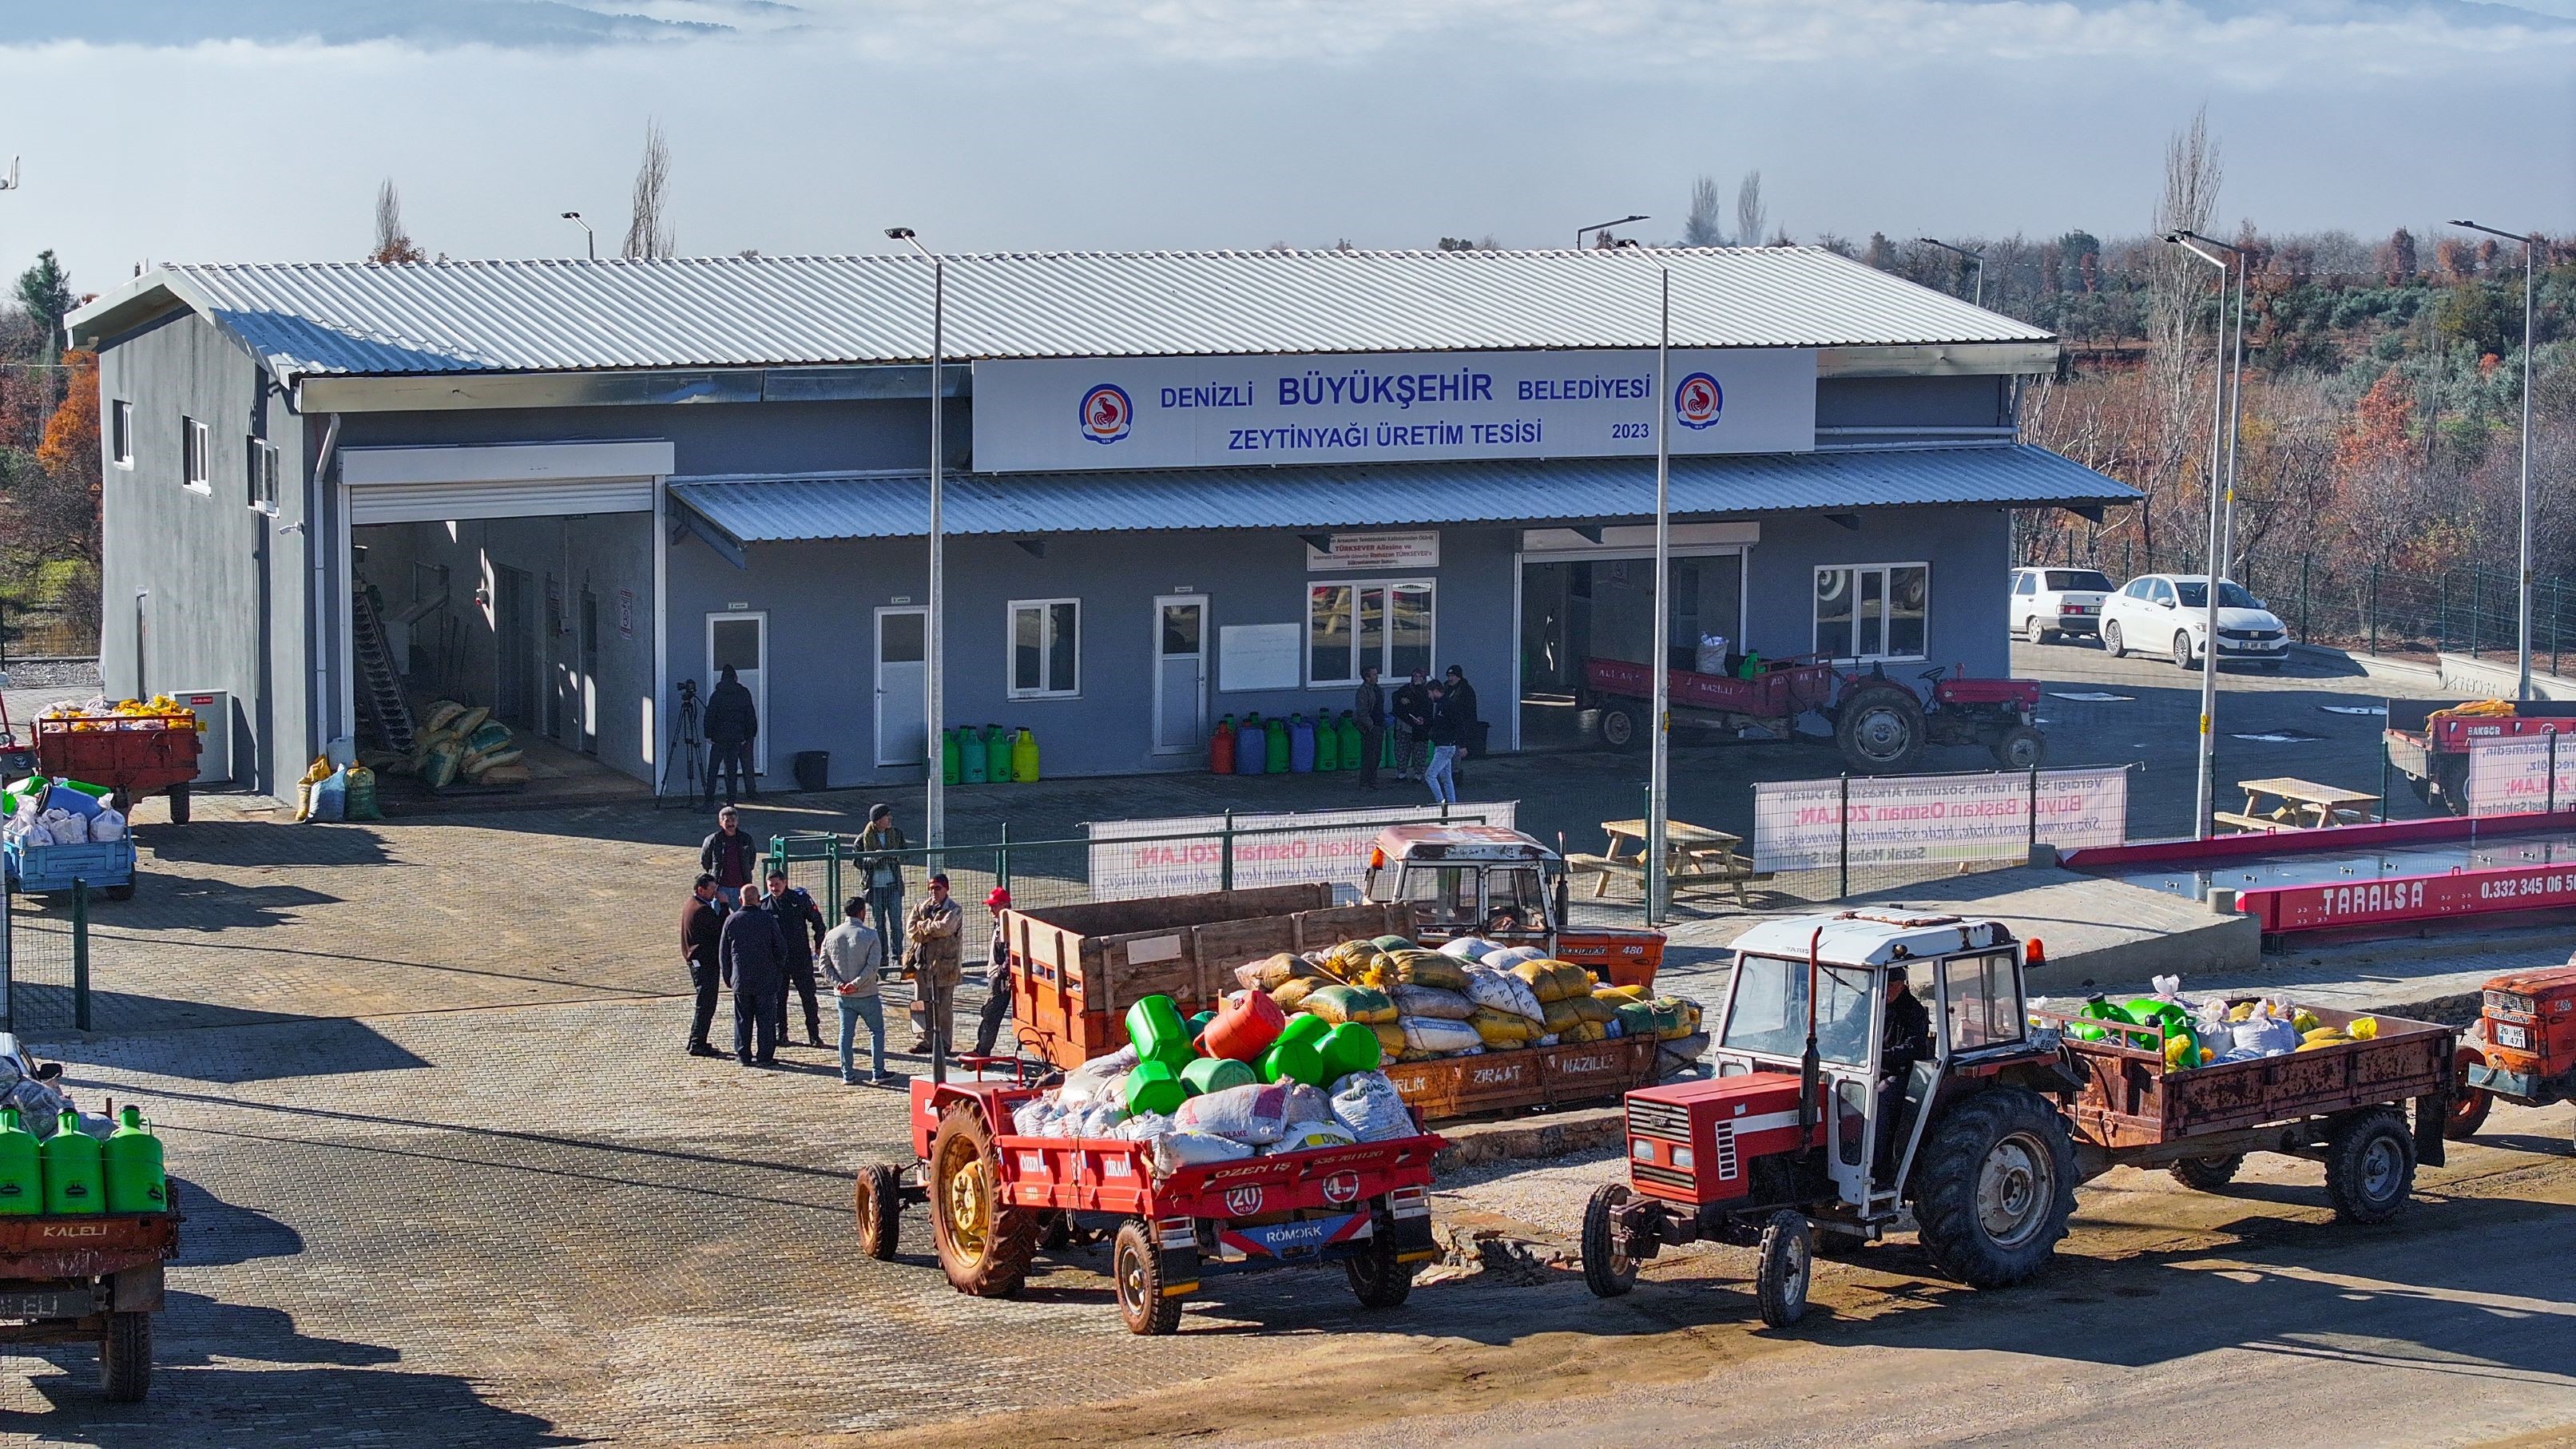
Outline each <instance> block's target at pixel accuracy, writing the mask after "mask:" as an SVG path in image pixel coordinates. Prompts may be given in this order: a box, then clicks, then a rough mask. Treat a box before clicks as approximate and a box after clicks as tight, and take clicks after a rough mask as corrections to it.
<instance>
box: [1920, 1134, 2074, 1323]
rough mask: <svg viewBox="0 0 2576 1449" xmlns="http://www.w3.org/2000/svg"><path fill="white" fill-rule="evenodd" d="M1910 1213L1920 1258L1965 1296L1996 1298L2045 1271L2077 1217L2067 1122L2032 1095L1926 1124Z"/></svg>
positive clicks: (2072, 1152)
mask: <svg viewBox="0 0 2576 1449" xmlns="http://www.w3.org/2000/svg"><path fill="white" fill-rule="evenodd" d="M1922 1161H1923V1167H1922V1170H1921V1173H1920V1175H1919V1177H1918V1178H1917V1181H1918V1182H1919V1184H1920V1186H1919V1188H1918V1189H1917V1195H1916V1198H1915V1203H1914V1219H1915V1224H1916V1226H1917V1227H1918V1228H1919V1229H1920V1230H1921V1236H1922V1240H1923V1250H1924V1252H1926V1253H1927V1254H1929V1255H1930V1256H1931V1258H1932V1261H1933V1262H1934V1263H1936V1264H1939V1265H1940V1268H1941V1270H1942V1271H1943V1272H1945V1273H1947V1274H1949V1275H1950V1276H1951V1277H1953V1278H1956V1279H1958V1280H1959V1281H1960V1282H1962V1283H1965V1284H1968V1285H1969V1286H1970V1287H1973V1288H2002V1287H2007V1286H2010V1285H2011V1284H2014V1283H2018V1282H2021V1281H2022V1280H2023V1279H2025V1278H2028V1277H2030V1276H2031V1275H2032V1274H2034V1273H2036V1272H2038V1271H2039V1270H2040V1269H2042V1268H2044V1267H2046V1266H2047V1265H2048V1260H2049V1258H2050V1256H2051V1255H2053V1254H2054V1253H2055V1252H2056V1250H2057V1243H2058V1240H2059V1239H2061V1238H2063V1237H2065V1236H2066V1220H2067V1219H2068V1218H2069V1217H2071V1216H2073V1215H2074V1212H2075V1147H2074V1144H2073V1143H2072V1142H2070V1141H2069V1140H2068V1139H2067V1135H2066V1119H2065V1118H2063V1117H2060V1116H2059V1115H2058V1114H2057V1109H2056V1108H2055V1107H2052V1106H2050V1105H2049V1103H2048V1100H2047V1099H2046V1098H2044V1097H2042V1096H2040V1095H2039V1094H2038V1093H2036V1092H2032V1091H2029V1090H2027V1089H2026V1088H2022V1087H1996V1088H1992V1089H1990V1090H1987V1091H1983V1092H1979V1093H1978V1094H1976V1095H1975V1096H1973V1097H1970V1098H1968V1099H1967V1100H1966V1101H1964V1102H1961V1103H1960V1104H1959V1105H1958V1106H1957V1107H1956V1108H1954V1109H1952V1110H1951V1112H1950V1113H1949V1114H1948V1115H1947V1116H1945V1117H1943V1118H1942V1119H1941V1120H1940V1121H1939V1122H1937V1123H1935V1124H1933V1128H1932V1132H1931V1135H1930V1136H1929V1137H1928V1138H1927V1139H1925V1141H1924V1144H1923V1158H1922Z"/></svg>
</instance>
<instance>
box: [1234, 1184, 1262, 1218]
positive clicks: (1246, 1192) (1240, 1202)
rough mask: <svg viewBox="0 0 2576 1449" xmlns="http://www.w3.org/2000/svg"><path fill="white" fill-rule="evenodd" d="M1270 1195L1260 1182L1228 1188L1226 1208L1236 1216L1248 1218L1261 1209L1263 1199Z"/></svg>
mask: <svg viewBox="0 0 2576 1449" xmlns="http://www.w3.org/2000/svg"><path fill="white" fill-rule="evenodd" d="M1268 1195H1269V1194H1267V1193H1265V1192H1264V1191H1262V1189H1261V1188H1260V1186H1259V1185H1258V1184H1255V1185H1254V1186H1251V1187H1230V1188H1227V1189H1226V1190H1225V1210H1226V1211H1227V1212H1230V1213H1232V1214H1234V1215H1235V1216H1236V1217H1239V1218H1248V1217H1250V1216H1252V1215H1253V1214H1254V1213H1257V1212H1259V1211H1261V1200H1262V1199H1263V1198H1264V1197H1267V1196H1268Z"/></svg>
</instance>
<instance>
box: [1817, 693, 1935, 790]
mask: <svg viewBox="0 0 2576 1449" xmlns="http://www.w3.org/2000/svg"><path fill="white" fill-rule="evenodd" d="M1834 743H1835V744H1836V745H1837V746H1839V747H1840V748H1841V750H1842V752H1843V759H1844V760H1846V761H1848V762H1849V763H1850V765H1851V767H1852V768H1853V769H1855V770H1858V771H1860V772H1861V773H1862V774H1864V775H1893V774H1899V773H1901V772H1903V771H1904V769H1905V767H1906V766H1908V765H1911V764H1913V763H1914V757H1915V756H1917V755H1920V754H1922V753H1923V702H1922V701H1921V700H1919V699H1916V698H1915V697H1914V691H1912V690H1910V689H1907V688H1906V687H1905V686H1904V685H1901V684H1888V683H1883V682H1873V683H1868V684H1863V685H1860V686H1859V687H1857V688H1855V689H1853V690H1852V692H1851V693H1849V694H1847V695H1845V696H1843V702H1842V707H1841V708H1840V709H1839V710H1837V711H1836V714H1835V719H1834Z"/></svg>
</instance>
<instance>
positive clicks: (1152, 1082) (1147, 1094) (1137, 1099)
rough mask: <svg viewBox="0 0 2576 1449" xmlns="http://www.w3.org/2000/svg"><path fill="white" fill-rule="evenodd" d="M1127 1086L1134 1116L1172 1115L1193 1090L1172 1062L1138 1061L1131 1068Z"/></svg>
mask: <svg viewBox="0 0 2576 1449" xmlns="http://www.w3.org/2000/svg"><path fill="white" fill-rule="evenodd" d="M1123 1085H1124V1087H1125V1098H1126V1102H1127V1115H1128V1116H1130V1117H1142V1116H1144V1115H1145V1114H1146V1113H1148V1112H1158V1113H1161V1114H1162V1115H1164V1116H1166V1117H1168V1116H1170V1115H1171V1114H1172V1113H1173V1112H1175V1111H1177V1110H1178V1109H1179V1108H1180V1105H1181V1103H1183V1102H1185V1101H1188V1100H1189V1095H1190V1089H1189V1088H1187V1087H1185V1086H1183V1085H1181V1079H1180V1076H1179V1075H1178V1074H1177V1073H1175V1072H1174V1071H1173V1070H1172V1066H1171V1063H1169V1062H1158V1061H1142V1062H1138V1063H1137V1064H1136V1065H1134V1066H1132V1067H1129V1068H1128V1069H1127V1075H1126V1077H1125V1078H1124V1079H1123Z"/></svg>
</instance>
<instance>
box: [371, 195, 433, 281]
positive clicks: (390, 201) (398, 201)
mask: <svg viewBox="0 0 2576 1449" xmlns="http://www.w3.org/2000/svg"><path fill="white" fill-rule="evenodd" d="M428 256H429V254H428V253H426V252H424V251H422V250H421V249H420V244H419V243H417V242H415V241H413V240H412V239H411V233H410V232H407V231H405V230H403V219H402V193H401V192H399V191H396V190H394V179H393V178H392V177H390V176H388V177H386V178H385V179H384V184H382V185H380V186H378V187H377V188H376V247H375V250H373V251H371V252H369V253H367V260H368V261H371V262H418V261H426V260H427V259H428Z"/></svg>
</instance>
